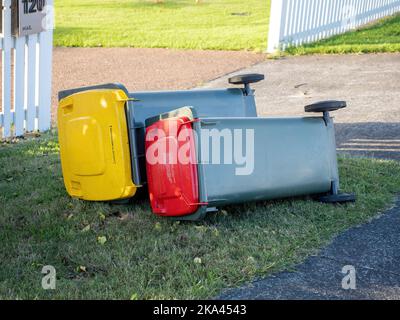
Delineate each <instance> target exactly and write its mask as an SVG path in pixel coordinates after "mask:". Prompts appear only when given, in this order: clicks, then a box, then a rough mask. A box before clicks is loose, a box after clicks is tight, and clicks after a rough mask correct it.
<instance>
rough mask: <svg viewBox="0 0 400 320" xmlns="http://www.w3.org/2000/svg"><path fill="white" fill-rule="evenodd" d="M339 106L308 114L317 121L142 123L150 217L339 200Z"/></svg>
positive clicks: (192, 118) (172, 118) (343, 197)
mask: <svg viewBox="0 0 400 320" xmlns="http://www.w3.org/2000/svg"><path fill="white" fill-rule="evenodd" d="M345 106H346V104H345V102H340V101H327V102H322V103H318V104H314V105H311V106H307V107H306V111H308V112H322V113H323V114H322V116H310V117H297V118H256V117H254V118H226V117H208V118H202V117H198V114H197V112H196V110H195V109H194V108H189V107H184V108H180V109H177V110H174V111H172V112H169V113H165V114H162V115H159V116H156V117H152V118H149V119H148V120H147V121H146V166H147V176H148V177H147V178H148V188H149V195H150V201H151V206H152V210H153V212H154V213H155V214H157V215H161V216H167V217H174V218H175V219H180V220H198V219H201V218H203V217H204V216H205V215H206V213H207V212H210V211H215V209H216V207H219V206H224V205H228V204H235V203H243V202H248V201H258V200H269V199H276V198H286V197H294V196H302V195H320V197H319V199H320V200H321V201H324V202H346V201H354V200H355V197H354V195H353V194H340V193H339V175H338V167H337V157H336V144H335V132H334V127H333V121H332V118H331V117H330V116H329V111H334V110H337V109H340V108H343V107H345Z"/></svg>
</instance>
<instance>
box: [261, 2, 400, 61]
mask: <svg viewBox="0 0 400 320" xmlns="http://www.w3.org/2000/svg"><path fill="white" fill-rule="evenodd" d="M271 1H272V3H271V17H270V29H269V37H268V49H267V52H270V53H273V52H275V51H277V50H285V49H286V48H287V47H288V46H298V45H301V44H304V43H309V42H314V41H317V40H320V39H323V38H327V37H330V36H333V35H335V34H340V33H343V32H346V31H348V30H350V29H354V28H357V27H359V26H361V25H364V24H367V23H369V22H371V21H374V20H377V19H379V18H382V17H385V16H388V15H392V14H394V13H396V12H398V11H400V0H271Z"/></svg>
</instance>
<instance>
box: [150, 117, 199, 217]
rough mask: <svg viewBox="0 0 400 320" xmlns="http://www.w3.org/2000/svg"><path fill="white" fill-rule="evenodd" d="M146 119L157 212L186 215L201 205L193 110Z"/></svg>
mask: <svg viewBox="0 0 400 320" xmlns="http://www.w3.org/2000/svg"><path fill="white" fill-rule="evenodd" d="M169 116H170V117H168V116H160V117H158V118H152V119H149V121H146V125H147V127H146V141H145V146H146V169H147V180H148V188H149V195H150V203H151V207H152V210H153V212H154V213H155V214H157V215H161V216H184V215H190V214H192V213H194V212H196V211H197V210H198V209H199V207H200V205H201V204H200V203H199V182H198V173H197V157H196V145H195V134H194V130H193V129H192V122H193V119H192V118H191V117H190V114H189V113H188V114H169Z"/></svg>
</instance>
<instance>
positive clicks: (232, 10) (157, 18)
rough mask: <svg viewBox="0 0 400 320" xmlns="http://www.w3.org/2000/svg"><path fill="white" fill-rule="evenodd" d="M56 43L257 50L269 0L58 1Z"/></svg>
mask: <svg viewBox="0 0 400 320" xmlns="http://www.w3.org/2000/svg"><path fill="white" fill-rule="evenodd" d="M55 4H56V29H55V38H54V44H55V45H56V46H72V47H97V46H103V47H139V48H153V47H157V48H179V49H216V50H222V49H223V50H256V51H263V50H265V49H266V46H267V35H268V26H269V23H268V21H269V6H270V0H247V1H243V0H203V1H202V2H201V3H199V4H196V1H195V0H165V2H164V3H158V4H157V3H154V1H152V0H101V1H98V0H55Z"/></svg>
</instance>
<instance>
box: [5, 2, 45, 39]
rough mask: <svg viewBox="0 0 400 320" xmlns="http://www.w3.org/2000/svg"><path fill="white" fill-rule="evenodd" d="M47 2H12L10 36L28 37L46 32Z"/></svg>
mask: <svg viewBox="0 0 400 320" xmlns="http://www.w3.org/2000/svg"><path fill="white" fill-rule="evenodd" d="M46 5H47V0H14V1H13V2H12V34H13V35H14V36H16V37H23V36H28V35H30V34H37V33H40V32H43V31H46V18H47V12H46Z"/></svg>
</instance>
